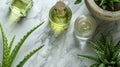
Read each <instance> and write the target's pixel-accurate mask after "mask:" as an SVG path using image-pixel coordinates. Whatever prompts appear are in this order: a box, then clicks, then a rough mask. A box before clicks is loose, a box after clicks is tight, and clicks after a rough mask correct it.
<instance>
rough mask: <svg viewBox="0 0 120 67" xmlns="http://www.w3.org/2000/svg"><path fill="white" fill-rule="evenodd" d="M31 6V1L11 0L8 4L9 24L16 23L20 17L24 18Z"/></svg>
mask: <svg viewBox="0 0 120 67" xmlns="http://www.w3.org/2000/svg"><path fill="white" fill-rule="evenodd" d="M32 4H33V1H32V0H12V1H11V3H10V9H11V13H10V18H9V20H10V22H12V23H15V22H18V21H19V20H20V18H21V17H24V16H26V14H27V11H28V10H29V9H30V8H31V7H32Z"/></svg>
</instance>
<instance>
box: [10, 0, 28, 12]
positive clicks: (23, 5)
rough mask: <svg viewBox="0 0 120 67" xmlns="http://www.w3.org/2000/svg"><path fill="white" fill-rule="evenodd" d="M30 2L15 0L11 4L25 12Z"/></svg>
mask: <svg viewBox="0 0 120 67" xmlns="http://www.w3.org/2000/svg"><path fill="white" fill-rule="evenodd" d="M27 5H28V3H25V2H24V1H22V0H15V1H14V2H13V3H12V4H11V6H14V7H15V8H17V9H19V10H20V12H22V13H24V12H25V9H26V7H27Z"/></svg>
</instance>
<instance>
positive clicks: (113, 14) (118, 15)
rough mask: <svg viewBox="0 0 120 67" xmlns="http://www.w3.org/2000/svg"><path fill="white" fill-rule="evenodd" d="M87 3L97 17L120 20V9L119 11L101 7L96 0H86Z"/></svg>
mask: <svg viewBox="0 0 120 67" xmlns="http://www.w3.org/2000/svg"><path fill="white" fill-rule="evenodd" d="M85 4H86V6H87V8H88V10H89V11H90V12H91V13H92V14H93V15H94V16H95V17H97V18H99V19H101V20H106V21H115V20H120V10H119V11H107V10H104V9H102V8H100V7H99V6H98V5H97V4H96V3H95V1H94V0H85Z"/></svg>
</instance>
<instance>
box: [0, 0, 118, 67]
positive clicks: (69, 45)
mask: <svg viewBox="0 0 120 67" xmlns="http://www.w3.org/2000/svg"><path fill="white" fill-rule="evenodd" d="M57 1H58V0H33V7H32V8H31V10H30V11H29V12H28V14H27V16H26V17H25V18H22V19H21V20H20V21H19V22H18V23H17V24H16V25H14V26H13V25H9V21H8V18H9V14H10V10H9V2H10V0H0V23H1V24H2V25H3V28H4V30H5V33H6V35H7V37H8V40H9V41H10V39H11V38H12V37H13V36H14V35H16V39H15V43H14V45H13V47H12V48H14V46H15V45H16V43H17V42H18V41H19V40H20V38H21V37H22V36H23V35H24V34H25V33H26V32H27V31H29V30H30V29H31V28H33V27H34V26H36V25H37V24H39V23H40V22H42V21H45V23H44V24H43V25H42V26H41V27H40V28H38V29H37V30H36V31H35V32H33V33H32V34H31V35H30V37H29V38H28V39H27V40H26V41H25V43H24V44H23V46H22V47H21V49H20V51H19V53H18V55H17V57H16V59H15V61H14V63H13V65H12V67H16V65H17V64H18V63H19V61H20V60H21V59H23V57H24V56H25V55H26V54H27V53H29V52H30V51H31V50H32V49H35V48H36V47H38V46H40V45H43V44H44V45H45V46H44V47H43V48H42V49H41V50H40V51H39V52H37V53H36V54H35V55H34V56H32V57H31V58H30V59H29V60H28V62H27V63H26V64H25V65H24V67H89V65H90V64H91V63H94V62H93V61H91V60H88V59H85V58H81V57H78V56H77V54H88V55H93V56H94V55H95V54H94V53H93V51H92V50H91V49H90V46H89V44H88V43H87V42H86V41H80V40H78V39H76V38H75V37H74V34H73V31H74V28H73V27H74V26H73V25H74V21H75V19H76V18H77V17H78V16H81V15H86V14H87V15H91V14H90V13H89V11H88V10H87V8H86V6H85V4H84V2H82V3H81V4H79V5H74V1H75V0H63V1H64V2H65V3H66V4H67V5H68V6H69V7H70V8H71V9H72V14H73V16H72V19H71V23H70V26H69V28H68V30H67V31H66V32H65V33H63V35H61V36H60V37H54V36H53V35H52V34H51V32H50V28H49V21H48V17H49V16H48V14H49V10H50V8H51V7H52V6H53V5H54V4H55V3H56V2H57ZM96 21H97V30H96V32H95V35H97V34H98V33H101V32H102V33H104V34H107V35H108V34H112V35H113V36H114V40H115V42H117V41H118V40H119V39H120V35H119V34H120V31H119V30H120V29H119V28H120V21H114V22H106V21H101V20H98V19H96ZM0 44H2V39H1V35H0ZM0 46H1V47H0V62H1V61H2V45H0Z"/></svg>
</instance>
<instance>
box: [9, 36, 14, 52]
mask: <svg viewBox="0 0 120 67" xmlns="http://www.w3.org/2000/svg"><path fill="white" fill-rule="evenodd" d="M14 40H15V36H14V37H13V38H12V40H11V41H10V45H9V49H10V51H11V48H12V45H13V42H14Z"/></svg>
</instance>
